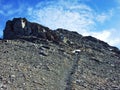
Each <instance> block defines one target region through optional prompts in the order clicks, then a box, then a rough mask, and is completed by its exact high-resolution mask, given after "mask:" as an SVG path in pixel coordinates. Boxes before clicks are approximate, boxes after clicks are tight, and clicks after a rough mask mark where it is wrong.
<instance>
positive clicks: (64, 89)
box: [0, 18, 120, 90]
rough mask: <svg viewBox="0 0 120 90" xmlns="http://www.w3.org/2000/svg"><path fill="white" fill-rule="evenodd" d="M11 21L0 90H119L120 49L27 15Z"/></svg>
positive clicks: (0, 61)
mask: <svg viewBox="0 0 120 90" xmlns="http://www.w3.org/2000/svg"><path fill="white" fill-rule="evenodd" d="M23 20H25V21H24V22H25V24H24V25H23V24H22V22H23ZM8 22H9V23H8ZM8 22H7V24H6V27H5V30H4V39H3V40H0V68H1V70H0V90H119V89H120V84H119V83H120V66H119V65H120V51H119V49H117V48H116V47H112V46H109V45H108V44H107V43H105V42H103V41H100V40H98V39H96V38H93V37H91V36H87V37H83V36H82V35H80V34H78V33H77V32H72V31H67V30H64V29H57V30H55V31H53V30H51V29H49V28H47V27H44V26H42V25H39V24H36V23H31V22H29V21H28V20H27V19H25V18H16V19H13V20H12V21H8ZM16 23H19V24H16ZM23 26H24V27H23ZM33 26H34V27H33ZM16 27H17V28H16ZM26 28H28V29H26ZM26 30H28V31H26ZM29 30H31V31H30V33H29ZM26 32H28V33H27V34H26Z"/></svg>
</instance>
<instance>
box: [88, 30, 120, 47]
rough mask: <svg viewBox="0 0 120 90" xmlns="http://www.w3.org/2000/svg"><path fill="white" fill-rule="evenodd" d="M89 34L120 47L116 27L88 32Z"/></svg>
mask: <svg viewBox="0 0 120 90" xmlns="http://www.w3.org/2000/svg"><path fill="white" fill-rule="evenodd" d="M89 35H92V36H94V37H96V38H98V39H100V40H102V41H105V42H107V43H109V44H110V45H112V46H118V47H119V48H120V34H119V33H118V30H116V29H108V30H103V31H101V32H89Z"/></svg>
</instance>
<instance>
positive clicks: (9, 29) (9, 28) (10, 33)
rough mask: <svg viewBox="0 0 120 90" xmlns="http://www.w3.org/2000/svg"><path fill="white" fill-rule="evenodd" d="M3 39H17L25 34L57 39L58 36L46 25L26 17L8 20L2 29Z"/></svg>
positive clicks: (52, 39)
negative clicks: (30, 20)
mask: <svg viewBox="0 0 120 90" xmlns="http://www.w3.org/2000/svg"><path fill="white" fill-rule="evenodd" d="M3 36H4V37H3V38H4V39H17V38H23V37H25V36H31V37H32V36H35V37H37V38H43V39H46V40H51V41H57V40H59V36H57V34H56V33H55V32H54V31H52V30H50V29H49V28H48V27H45V26H42V25H39V24H37V23H32V22H29V21H28V20H27V19H26V18H14V19H13V20H12V21H10V20H8V21H7V23H6V27H5V30H4V35H3Z"/></svg>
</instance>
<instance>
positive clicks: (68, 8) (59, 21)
mask: <svg viewBox="0 0 120 90" xmlns="http://www.w3.org/2000/svg"><path fill="white" fill-rule="evenodd" d="M0 17H1V18H0V36H2V32H3V29H4V27H5V23H6V21H7V20H12V19H13V18H14V17H25V18H27V19H28V20H29V21H33V22H38V23H40V24H42V25H45V26H47V27H49V28H51V29H53V30H54V29H57V28H64V29H68V30H71V31H77V32H79V33H80V34H82V35H84V36H86V35H91V36H94V37H96V38H98V39H100V40H103V41H105V42H107V43H109V44H110V45H113V46H117V47H119V48H120V27H119V26H120V0H0Z"/></svg>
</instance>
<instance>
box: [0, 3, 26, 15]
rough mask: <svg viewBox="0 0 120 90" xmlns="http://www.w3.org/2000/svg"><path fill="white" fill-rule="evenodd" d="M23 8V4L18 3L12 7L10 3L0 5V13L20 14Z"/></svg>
mask: <svg viewBox="0 0 120 90" xmlns="http://www.w3.org/2000/svg"><path fill="white" fill-rule="evenodd" d="M24 9H25V8H24V5H19V7H18V8H14V6H13V5H12V4H6V5H1V9H0V14H1V15H3V16H10V15H14V14H20V13H22V12H23V11H24Z"/></svg>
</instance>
